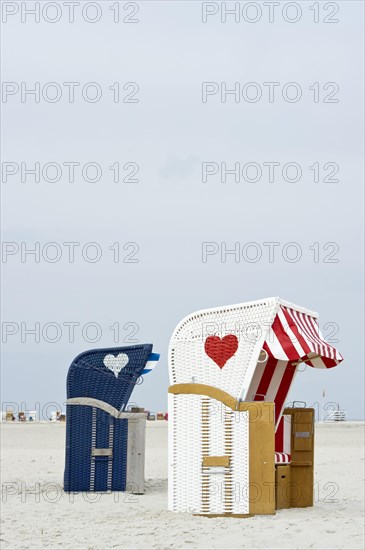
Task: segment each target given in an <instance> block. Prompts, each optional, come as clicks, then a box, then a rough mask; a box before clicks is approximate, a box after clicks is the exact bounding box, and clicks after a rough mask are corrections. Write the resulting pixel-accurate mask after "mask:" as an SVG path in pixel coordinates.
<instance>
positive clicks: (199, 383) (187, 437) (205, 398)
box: [169, 298, 342, 516]
mask: <svg viewBox="0 0 365 550" xmlns="http://www.w3.org/2000/svg"><path fill="white" fill-rule="evenodd" d="M316 317H317V314H316V313H314V312H311V311H308V310H305V309H303V308H301V307H298V306H294V305H293V304H290V303H288V302H284V301H282V300H280V299H279V298H269V299H265V300H259V301H256V302H250V303H244V304H238V305H232V306H224V307H218V308H214V309H207V310H202V311H198V312H196V313H193V314H191V315H189V316H188V317H186V318H185V319H183V320H182V321H181V322H180V323H179V325H178V326H177V327H176V329H175V331H174V333H173V335H172V338H171V342H170V348H169V373H170V383H171V386H170V388H169V509H170V510H172V511H175V512H191V513H195V514H204V515H233V516H246V515H252V514H268V513H274V511H275V460H276V462H278V463H288V462H289V461H290V455H289V453H285V454H284V448H283V449H281V451H282V452H281V454H280V453H277V454H275V437H274V435H275V428H276V427H277V428H278V429H280V430H281V431H282V432H283V426H282V423H281V418H282V414H283V410H284V405H285V400H286V397H287V394H288V392H289V389H290V386H291V384H292V382H293V380H294V377H295V374H296V372H297V370H298V365H299V364H300V363H303V362H304V363H305V364H307V365H309V366H311V367H320V368H330V367H333V366H335V365H336V364H338V363H339V362H340V361H341V360H342V357H341V355H340V354H339V353H338V352H337V350H335V349H334V348H333V347H331V346H330V345H329V344H327V343H326V342H325V341H324V340H323V337H322V336H321V334H320V332H319V329H318V325H317V323H316ZM294 424H295V423H294ZM294 424H293V425H294ZM309 431H310V430H309ZM305 433H307V432H305ZM305 433H304V432H303V434H304V435H303V437H307V436H306V435H305ZM308 433H309V432H308ZM307 447H308V445H307V446H306V447H305V448H306V449H307ZM285 450H287V449H285ZM307 462H308V461H307Z"/></svg>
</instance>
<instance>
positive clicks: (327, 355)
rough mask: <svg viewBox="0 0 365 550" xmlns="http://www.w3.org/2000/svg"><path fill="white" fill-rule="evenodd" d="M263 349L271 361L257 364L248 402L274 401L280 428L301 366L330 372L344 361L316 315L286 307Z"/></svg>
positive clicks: (280, 312) (281, 307) (278, 316)
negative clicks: (327, 339) (321, 328)
mask: <svg viewBox="0 0 365 550" xmlns="http://www.w3.org/2000/svg"><path fill="white" fill-rule="evenodd" d="M263 349H264V350H265V351H266V352H267V358H266V360H265V363H258V364H257V367H256V370H255V374H254V376H253V378H252V381H251V385H250V387H249V391H248V399H253V400H254V401H274V403H275V417H276V423H277V424H278V423H279V421H280V418H281V415H282V411H283V409H284V406H285V402H286V398H287V395H288V393H289V390H290V387H291V385H292V382H293V380H294V377H295V375H296V373H297V372H298V367H299V365H301V368H303V365H308V366H310V367H314V368H322V369H329V368H332V367H335V366H336V365H338V364H339V363H340V362H341V361H342V360H343V357H342V356H341V354H340V353H339V352H338V351H337V350H336V349H335V348H334V347H333V346H331V345H330V344H328V343H327V342H326V341H325V340H324V338H323V336H322V334H321V332H320V330H319V327H318V324H317V321H316V318H315V317H314V316H313V315H310V314H309V313H305V312H303V311H301V310H300V309H294V308H290V307H287V306H284V305H281V306H280V307H279V309H278V312H277V314H276V317H275V319H274V322H273V324H272V325H271V329H270V332H269V335H268V337H267V338H266V341H265V343H264V346H263Z"/></svg>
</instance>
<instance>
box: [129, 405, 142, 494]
mask: <svg viewBox="0 0 365 550" xmlns="http://www.w3.org/2000/svg"><path fill="white" fill-rule="evenodd" d="M131 416H132V418H129V419H128V445H127V491H131V492H132V493H136V494H140V493H144V462H145V430H146V417H144V418H143V417H137V418H136V417H135V416H134V415H131Z"/></svg>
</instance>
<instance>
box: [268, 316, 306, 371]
mask: <svg viewBox="0 0 365 550" xmlns="http://www.w3.org/2000/svg"><path fill="white" fill-rule="evenodd" d="M272 328H273V331H274V332H275V336H276V338H277V339H278V340H279V344H280V345H281V347H282V348H283V350H284V352H285V354H286V356H287V357H288V359H289V361H295V360H296V359H299V357H300V356H299V354H298V352H297V350H296V349H295V346H294V344H293V342H292V341H291V340H290V338H289V335H288V334H287V333H286V332H285V329H284V327H283V325H282V323H281V321H280V319H279V317H278V315H277V316H276V317H275V320H274V322H273V324H272Z"/></svg>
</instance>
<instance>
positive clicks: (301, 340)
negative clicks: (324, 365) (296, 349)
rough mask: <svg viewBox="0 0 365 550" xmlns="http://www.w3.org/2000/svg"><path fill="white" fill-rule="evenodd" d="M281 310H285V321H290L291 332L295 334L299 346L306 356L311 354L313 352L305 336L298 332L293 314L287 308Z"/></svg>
mask: <svg viewBox="0 0 365 550" xmlns="http://www.w3.org/2000/svg"><path fill="white" fill-rule="evenodd" d="M281 309H282V310H283V313H284V315H285V319H286V320H287V321H288V325H289V327H290V329H291V331H292V332H293V334H295V336H296V338H297V340H298V343H299V345H300V346H301V347H302V348H303V350H304V351H305V353H306V354H307V353H310V352H311V351H312V350H311V349H310V347H309V346H308V342H307V340H306V339H305V338H304V336H303V335H302V334H301V333H300V331H299V330H298V325H297V324H296V322H295V320H294V319H293V317H292V316H291V314H290V313H289V311H288V310H287V309H286V308H284V307H282V308H281Z"/></svg>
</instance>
